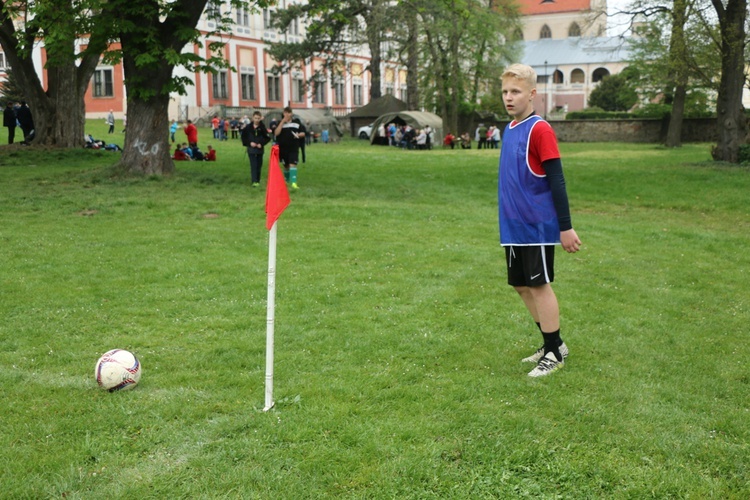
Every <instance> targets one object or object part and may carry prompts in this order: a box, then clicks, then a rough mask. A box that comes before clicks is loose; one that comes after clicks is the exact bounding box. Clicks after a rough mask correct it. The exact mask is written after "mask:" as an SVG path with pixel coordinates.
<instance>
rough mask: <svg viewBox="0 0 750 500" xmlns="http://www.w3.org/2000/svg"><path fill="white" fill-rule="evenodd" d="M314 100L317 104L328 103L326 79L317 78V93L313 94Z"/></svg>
mask: <svg viewBox="0 0 750 500" xmlns="http://www.w3.org/2000/svg"><path fill="white" fill-rule="evenodd" d="M313 102H314V103H315V104H325V103H326V81H325V80H317V81H316V82H315V95H314V96H313Z"/></svg>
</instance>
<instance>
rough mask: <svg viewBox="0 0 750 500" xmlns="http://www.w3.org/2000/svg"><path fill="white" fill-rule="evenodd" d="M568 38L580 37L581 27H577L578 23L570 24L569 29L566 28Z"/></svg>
mask: <svg viewBox="0 0 750 500" xmlns="http://www.w3.org/2000/svg"><path fill="white" fill-rule="evenodd" d="M568 36H581V27H580V26H578V23H576V22H572V23H570V27H569V28H568Z"/></svg>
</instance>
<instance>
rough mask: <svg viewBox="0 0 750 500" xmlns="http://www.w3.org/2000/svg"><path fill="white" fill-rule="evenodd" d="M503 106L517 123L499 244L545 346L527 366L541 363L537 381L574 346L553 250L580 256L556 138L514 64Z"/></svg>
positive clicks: (531, 82)
mask: <svg viewBox="0 0 750 500" xmlns="http://www.w3.org/2000/svg"><path fill="white" fill-rule="evenodd" d="M502 82H503V90H502V92H503V103H504V104H505V109H506V110H507V111H508V114H509V115H510V116H511V117H512V118H513V121H512V122H511V123H509V124H508V126H507V127H506V128H505V133H504V134H503V148H502V150H501V152H500V170H499V183H498V206H499V219H500V243H501V245H502V246H503V247H504V248H505V258H506V263H507V266H508V284H509V285H511V286H513V287H514V288H515V289H516V291H517V292H518V294H519V295H520V296H521V299H522V300H523V302H524V304H525V306H526V308H527V309H528V311H529V313H531V316H532V318H534V321H535V322H536V324H537V326H538V327H539V329H540V331H541V332H542V338H543V341H544V344H543V345H542V347H540V348H539V349H538V350H537V351H536V352H535V353H534V354H532V355H531V356H529V357H527V358H524V359H523V360H522V361H524V362H531V363H537V366H536V368H534V369H533V370H531V371H530V372H529V376H531V377H541V376H545V375H549V374H550V373H552V372H554V371H555V370H557V369H559V368H561V367H562V366H563V364H564V361H565V358H566V357H567V356H568V347H567V346H566V345H565V343H564V342H563V341H562V338H561V337H560V309H559V305H558V302H557V296H556V295H555V292H554V291H553V290H552V286H551V283H552V282H553V281H554V276H555V274H554V257H555V245H556V244H558V243H560V244H561V245H562V248H563V250H565V251H566V252H569V253H574V252H577V251H578V250H579V248H580V246H581V240H580V239H578V235H577V234H576V232H575V230H574V229H573V225H572V223H571V219H570V209H569V207H568V195H567V192H566V189H565V178H564V176H563V171H562V162H561V161H560V152H559V151H558V148H557V138H556V136H555V133H554V131H553V130H552V127H550V125H549V123H547V122H546V121H545V120H543V119H542V118H541V117H540V116H538V115H536V114H535V113H534V108H533V105H532V101H533V100H534V96H535V95H536V88H535V86H536V73H535V72H534V70H533V69H532V68H531V67H529V66H526V65H522V64H513V65H511V66H510V67H508V68H507V69H506V70H505V72H504V73H503V75H502Z"/></svg>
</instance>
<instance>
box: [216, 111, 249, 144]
mask: <svg viewBox="0 0 750 500" xmlns="http://www.w3.org/2000/svg"><path fill="white" fill-rule="evenodd" d="M244 124H245V122H244V120H239V119H237V118H232V119H229V118H221V117H219V116H218V115H217V116H214V117H213V118H212V119H211V130H213V134H214V139H217V140H219V141H227V140H229V133H230V132H231V133H232V139H238V138H239V136H240V132H241V129H242V127H243V125H244Z"/></svg>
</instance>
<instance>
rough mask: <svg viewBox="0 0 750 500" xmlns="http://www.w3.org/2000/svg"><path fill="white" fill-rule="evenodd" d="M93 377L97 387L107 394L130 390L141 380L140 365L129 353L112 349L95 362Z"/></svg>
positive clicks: (133, 355)
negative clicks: (106, 391)
mask: <svg viewBox="0 0 750 500" xmlns="http://www.w3.org/2000/svg"><path fill="white" fill-rule="evenodd" d="M94 376H95V377H96V383H97V384H99V387H101V388H102V389H106V390H108V391H109V392H115V391H124V390H127V389H132V388H133V387H135V386H136V384H137V383H138V381H139V380H140V379H141V363H140V362H139V361H138V358H136V357H135V354H133V353H132V352H130V351H126V350H124V349H112V350H111V351H107V352H105V353H104V354H102V357H101V358H99V361H97V362H96V368H95V369H94Z"/></svg>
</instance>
